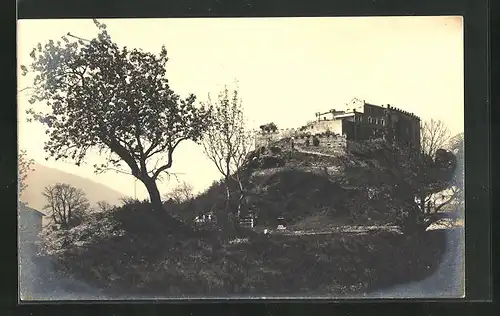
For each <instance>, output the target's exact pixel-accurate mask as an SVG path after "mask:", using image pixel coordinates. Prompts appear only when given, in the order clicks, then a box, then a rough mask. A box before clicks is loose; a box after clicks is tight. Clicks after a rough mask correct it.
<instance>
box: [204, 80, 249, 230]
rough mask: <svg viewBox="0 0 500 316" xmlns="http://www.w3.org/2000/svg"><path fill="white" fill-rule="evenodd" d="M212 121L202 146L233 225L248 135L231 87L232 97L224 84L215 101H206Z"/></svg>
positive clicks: (237, 214) (240, 106) (247, 149)
mask: <svg viewBox="0 0 500 316" xmlns="http://www.w3.org/2000/svg"><path fill="white" fill-rule="evenodd" d="M208 105H209V109H210V113H211V114H212V117H211V122H212V124H211V125H210V127H209V128H208V129H207V131H206V132H205V134H204V138H203V142H202V144H203V149H204V152H205V154H206V156H207V157H208V158H209V159H210V160H211V161H212V162H213V163H214V164H215V166H216V167H217V170H219V172H220V173H221V174H222V176H223V180H224V185H225V190H226V207H225V210H226V212H228V215H229V216H230V217H232V218H233V221H234V225H235V227H236V226H237V223H238V218H239V216H240V211H241V206H242V203H243V198H244V187H243V181H242V174H241V172H240V171H241V167H242V166H243V165H244V163H245V159H246V157H247V155H248V153H249V152H250V149H251V145H252V142H251V139H252V138H251V136H250V134H249V133H248V132H247V130H246V126H245V118H244V114H243V106H242V102H241V100H240V99H239V98H238V91H237V90H234V91H233V93H232V97H230V95H229V91H228V89H227V87H226V88H225V89H224V91H222V92H221V93H220V94H219V95H218V99H217V101H216V102H212V101H211V100H210V99H209V101H208ZM232 181H234V182H236V183H237V185H238V191H239V199H238V205H237V206H236V208H233V209H232V207H231V182H232Z"/></svg>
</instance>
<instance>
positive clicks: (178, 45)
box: [18, 17, 464, 198]
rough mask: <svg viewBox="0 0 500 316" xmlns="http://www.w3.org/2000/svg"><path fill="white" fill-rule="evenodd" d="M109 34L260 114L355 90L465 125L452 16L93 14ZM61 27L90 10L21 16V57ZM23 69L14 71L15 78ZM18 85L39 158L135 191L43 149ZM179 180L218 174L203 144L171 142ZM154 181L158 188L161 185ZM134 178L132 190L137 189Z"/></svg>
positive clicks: (268, 116)
mask: <svg viewBox="0 0 500 316" xmlns="http://www.w3.org/2000/svg"><path fill="white" fill-rule="evenodd" d="M100 21H101V22H104V23H105V24H107V26H108V31H109V33H110V35H111V37H112V38H113V40H114V41H116V42H117V43H118V44H119V45H124V46H127V47H131V48H142V49H143V50H146V51H150V52H158V53H159V52H160V49H161V46H162V45H163V44H164V45H165V46H166V48H167V51H168V55H169V62H168V63H167V77H168V79H169V81H170V83H171V86H172V88H173V89H174V91H176V93H178V94H180V95H181V96H187V94H188V93H195V94H196V95H197V96H198V99H199V100H201V101H203V100H205V99H206V97H207V95H208V93H212V94H215V93H217V92H218V91H219V90H220V89H222V88H223V86H224V84H229V85H231V84H232V83H233V82H234V81H235V80H238V82H239V83H238V85H239V88H240V95H241V97H242V98H243V105H244V108H245V112H246V115H247V117H248V119H249V120H250V121H251V122H252V124H254V126H258V125H260V124H262V123H266V122H268V121H274V122H276V123H277V125H278V126H279V127H280V128H290V127H299V126H301V125H302V124H303V123H305V122H306V121H309V120H312V119H314V113H315V112H316V111H323V110H329V109H331V108H336V107H337V108H340V107H341V106H342V105H343V104H344V103H346V102H348V101H349V100H350V99H352V98H353V97H357V98H359V99H362V100H366V102H370V103H374V104H391V105H393V106H396V107H399V108H401V109H404V110H407V111H409V112H414V113H415V114H417V115H419V116H420V117H421V118H422V119H423V120H426V119H430V118H431V117H433V118H435V119H440V120H443V121H444V122H445V123H446V124H447V125H448V127H449V129H450V130H451V131H452V133H459V132H462V131H463V120H464V101H463V98H464V76H463V31H462V19H461V18H460V17H397V18H390V17H378V18H266V19H264V18H262V19H261V18H238V19H187V18H185V19H103V20H100ZM68 32H70V33H72V34H74V35H77V36H79V37H83V38H88V39H90V38H93V37H95V36H96V35H97V28H96V27H95V26H94V24H93V22H92V20H87V19H80V20H20V21H19V22H18V63H19V66H20V65H21V64H28V63H29V62H30V61H31V60H30V59H31V58H30V57H29V53H30V52H31V50H32V49H33V47H34V46H35V45H36V44H37V43H39V42H41V43H42V44H43V43H45V42H47V41H48V40H50V39H53V40H58V39H60V37H61V36H63V35H65V34H67V33H68ZM31 80H32V77H29V76H27V77H22V76H20V77H19V79H18V81H19V82H18V84H19V88H20V89H22V88H25V87H27V86H29V85H31V83H32V81H31ZM27 100H28V94H26V93H24V92H23V93H20V95H19V104H18V106H19V143H20V148H23V149H26V150H27V151H28V154H29V155H30V156H31V157H33V158H34V159H35V160H36V161H37V162H39V163H42V164H44V165H47V166H49V167H54V168H57V169H60V170H63V171H66V172H70V173H73V174H77V175H80V176H84V177H87V178H90V179H93V180H95V181H98V182H100V183H103V184H106V185H108V186H109V187H112V188H114V189H116V190H118V191H121V192H123V193H124V194H126V195H129V196H133V195H134V180H133V178H132V176H127V175H122V174H116V173H114V172H108V173H106V174H104V175H95V174H94V173H93V167H92V165H93V164H94V163H95V162H97V161H99V157H98V156H96V155H92V156H91V157H90V158H89V159H88V160H89V163H88V164H87V165H83V166H81V167H76V166H74V165H73V164H72V163H71V162H54V161H51V160H49V161H45V159H44V157H45V156H46V154H45V153H44V151H43V143H44V141H46V139H47V138H46V136H45V134H44V128H43V127H42V126H41V125H39V124H37V123H27V122H26V115H25V110H26V109H27V108H28V107H29V106H31V105H30V104H29V103H28V102H27ZM171 170H172V171H174V172H177V173H179V174H180V175H179V177H180V179H181V180H185V181H187V182H189V183H191V184H192V185H193V186H194V187H195V189H196V190H197V191H200V190H203V189H205V188H206V187H207V186H208V185H210V184H211V183H212V181H214V180H216V179H218V178H219V175H218V172H217V170H216V168H215V166H213V165H212V164H211V163H210V162H209V161H208V160H207V159H206V158H204V156H203V154H202V151H201V148H199V147H198V146H197V145H195V144H193V143H190V142H185V143H183V144H182V145H181V146H180V147H179V148H178V149H177V151H176V152H175V154H174V167H173V168H172V169H171ZM167 185H170V186H171V185H175V180H171V181H170V184H167V183H166V182H165V183H163V184H160V191H161V192H162V193H163V192H165V191H166V190H167ZM146 192H147V191H146V190H145V188H144V187H143V185H142V184H141V183H140V182H137V196H138V197H139V198H145V197H147V193H146Z"/></svg>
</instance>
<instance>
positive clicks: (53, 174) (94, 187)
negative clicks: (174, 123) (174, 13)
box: [21, 163, 125, 210]
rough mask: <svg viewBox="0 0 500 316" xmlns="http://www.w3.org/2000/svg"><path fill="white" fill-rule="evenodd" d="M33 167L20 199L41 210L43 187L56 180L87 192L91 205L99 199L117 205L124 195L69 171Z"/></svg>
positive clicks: (43, 199)
mask: <svg viewBox="0 0 500 316" xmlns="http://www.w3.org/2000/svg"><path fill="white" fill-rule="evenodd" d="M33 167H34V169H35V170H34V171H31V172H30V173H29V174H28V177H27V179H26V183H27V184H28V187H27V188H26V190H25V191H24V192H23V194H22V195H21V200H22V201H24V202H26V203H28V205H29V206H30V207H32V208H35V209H37V210H42V209H43V206H44V205H45V204H46V201H45V198H44V197H43V195H42V192H43V190H44V188H45V187H46V186H48V185H54V184H56V183H58V182H61V183H67V184H70V185H72V186H74V187H76V188H80V189H82V190H83V191H84V192H85V193H86V194H87V198H88V199H89V201H90V203H91V205H95V204H96V203H97V202H98V201H101V200H104V201H107V202H109V203H111V204H112V205H118V204H120V198H122V197H124V196H125V195H124V194H122V193H120V192H118V191H115V190H113V189H111V188H109V187H107V186H105V185H103V184H100V183H97V182H95V181H92V180H90V179H86V178H83V177H79V176H77V175H74V174H71V173H67V172H64V171H60V170H57V169H54V168H49V167H46V166H43V165H40V164H38V163H36V164H35V165H34V166H33Z"/></svg>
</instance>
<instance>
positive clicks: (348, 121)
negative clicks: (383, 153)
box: [255, 98, 420, 152]
mask: <svg viewBox="0 0 500 316" xmlns="http://www.w3.org/2000/svg"><path fill="white" fill-rule="evenodd" d="M308 135H309V136H314V135H317V136H318V137H320V138H322V141H320V145H319V146H320V147H329V148H332V149H335V148H340V147H343V148H345V147H346V146H347V144H351V145H353V144H355V143H356V142H357V141H363V140H370V139H384V140H385V141H386V142H388V143H391V144H396V145H398V146H400V147H406V148H408V147H409V148H411V149H413V150H414V151H416V152H418V151H420V118H419V117H418V116H416V115H414V114H413V113H409V112H407V111H404V110H401V109H398V108H395V107H392V106H390V105H386V106H379V105H374V104H370V103H367V102H365V101H362V100H359V99H356V98H354V99H352V100H351V101H350V102H348V103H347V104H345V106H344V107H343V109H342V110H336V109H332V110H330V111H327V112H324V113H321V112H318V113H316V119H315V120H314V121H310V122H308V123H307V124H306V125H304V126H302V127H301V128H300V129H285V130H276V131H274V130H273V131H270V130H265V129H262V127H261V131H260V132H257V133H256V137H255V147H256V148H257V147H260V146H267V145H269V144H270V143H273V142H276V141H279V140H280V139H290V138H292V137H295V138H296V139H295V142H296V144H297V145H299V146H302V145H303V144H302V143H304V144H307V143H310V139H309V138H310V137H309V136H308ZM307 139H309V141H308V140H307Z"/></svg>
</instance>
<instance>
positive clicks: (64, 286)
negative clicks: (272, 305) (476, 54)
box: [17, 16, 465, 301]
mask: <svg viewBox="0 0 500 316" xmlns="http://www.w3.org/2000/svg"><path fill="white" fill-rule="evenodd" d="M17 32H18V34H17V43H18V44H17V59H18V141H19V145H18V165H19V168H18V171H19V173H18V174H19V185H18V187H19V195H18V196H19V207H18V224H19V225H18V248H19V256H18V258H19V296H20V299H21V300H22V301H34V300H36V301H45V300H111V299H113V300H115V299H165V300H172V299H188V298H189V299H217V298H224V299H226V298H234V299H242V298H245V299H263V298H267V299H283V298H292V299H295V298H301V299H309V298H314V299H318V298H320V299H351V298H353V299H359V298H366V299H370V298H461V297H463V296H464V293H465V289H464V267H465V265H464V255H465V254H464V238H465V235H464V234H465V232H464V225H465V221H464V219H465V199H464V53H463V51H464V48H463V46H464V43H463V19H462V17H457V16H435V17H432V16H429V17H417V16H412V17H409V16H407V17H402V16H401V17H329V18H168V19H52V20H44V19H37V20H19V21H18V24H17Z"/></svg>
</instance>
